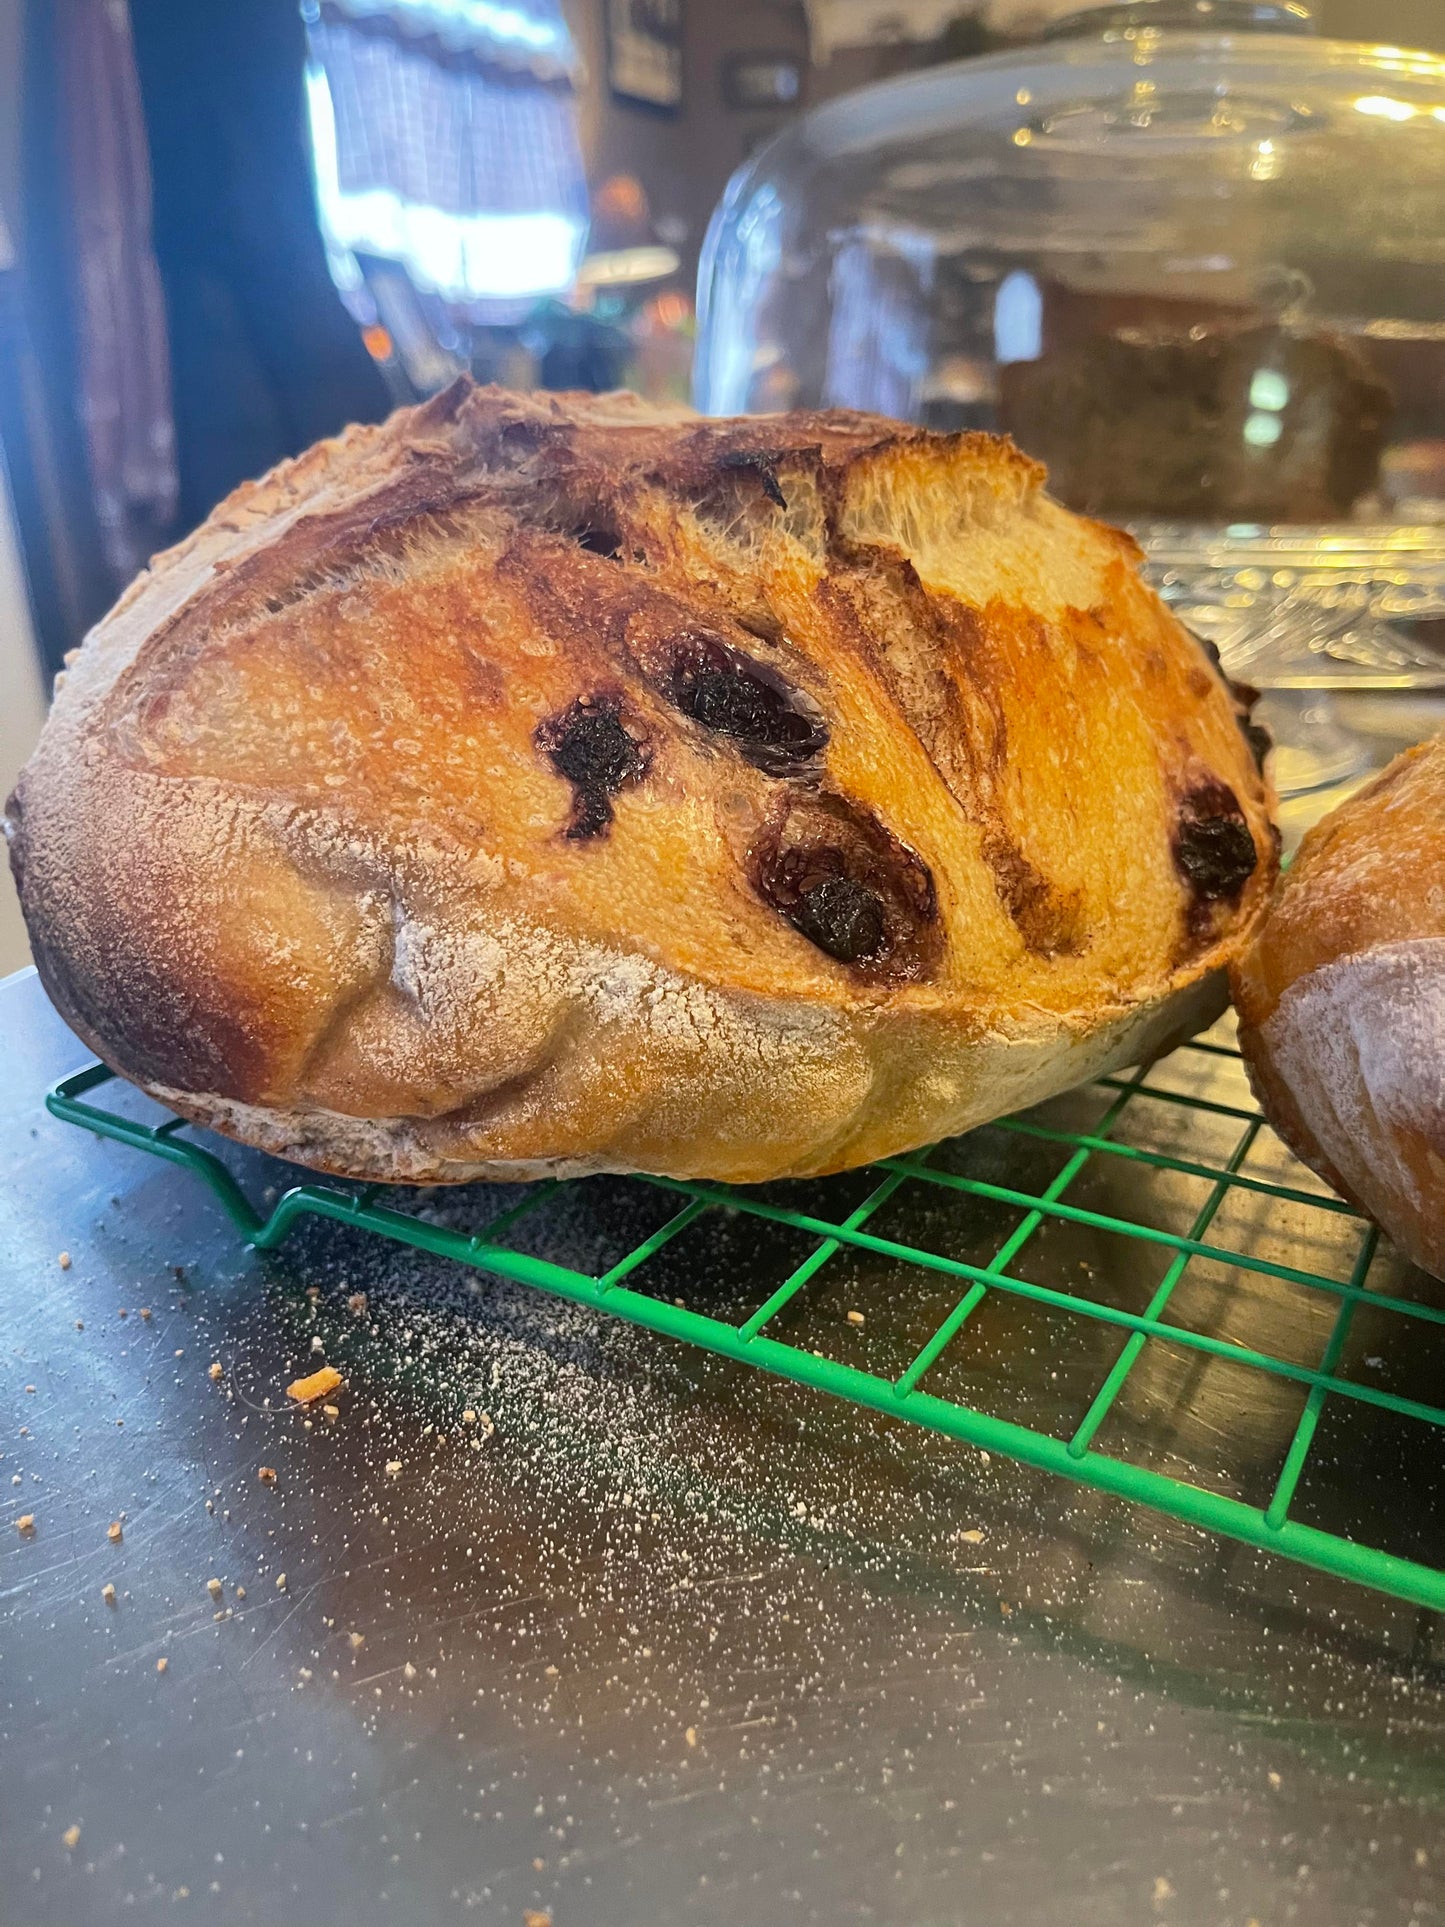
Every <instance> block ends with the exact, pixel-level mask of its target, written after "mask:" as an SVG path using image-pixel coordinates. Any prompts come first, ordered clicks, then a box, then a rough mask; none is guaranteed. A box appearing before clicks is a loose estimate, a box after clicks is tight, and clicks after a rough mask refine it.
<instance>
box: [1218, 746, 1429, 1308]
mask: <svg viewBox="0 0 1445 1927" xmlns="http://www.w3.org/2000/svg"><path fill="white" fill-rule="evenodd" d="M1442 877H1445V740H1442V739H1439V738H1437V739H1436V740H1434V741H1432V742H1428V743H1421V744H1420V745H1418V746H1417V747H1416V748H1414V749H1411V750H1407V751H1406V752H1405V753H1404V755H1402V756H1399V757H1397V758H1396V759H1395V761H1394V762H1393V763H1391V764H1390V766H1389V768H1388V769H1386V770H1384V771H1383V772H1382V773H1381V774H1380V775H1379V776H1378V777H1376V778H1375V779H1374V781H1373V782H1371V783H1369V784H1368V785H1366V787H1365V788H1364V789H1362V790H1360V791H1358V792H1357V793H1356V794H1355V795H1354V796H1353V797H1351V798H1350V799H1349V800H1348V801H1347V802H1346V803H1343V804H1342V805H1341V806H1340V807H1339V808H1338V809H1337V810H1335V811H1333V812H1332V813H1331V815H1329V816H1327V817H1325V818H1324V820H1323V821H1322V822H1320V823H1318V824H1317V825H1316V826H1315V828H1314V829H1313V830H1311V831H1310V833H1309V834H1308V836H1306V837H1305V839H1304V841H1303V843H1302V844H1301V846H1300V849H1299V853H1298V855H1297V856H1296V858H1295V860H1294V863H1293V865H1292V866H1291V868H1290V870H1289V873H1288V875H1287V876H1286V877H1285V878H1284V879H1283V880H1282V881H1281V883H1280V885H1279V887H1278V890H1277V891H1276V895H1275V900H1274V903H1273V905H1272V906H1271V909H1270V913H1269V916H1268V918H1267V919H1266V921H1265V922H1264V924H1263V926H1262V928H1261V930H1260V932H1259V934H1258V936H1257V937H1256V939H1255V941H1254V942H1253V943H1252V945H1251V946H1250V947H1249V948H1248V949H1247V950H1246V951H1245V952H1244V953H1243V954H1242V955H1241V956H1240V958H1239V959H1238V961H1237V963H1236V964H1235V966H1234V967H1233V969H1232V971H1231V978H1232V983H1233V989H1234V996H1235V1001H1236V1003H1237V1004H1238V1006H1239V1017H1240V1023H1239V1036H1240V1045H1241V1048H1242V1049H1243V1051H1244V1056H1245V1062H1246V1064H1247V1066H1248V1068H1249V1073H1250V1078H1251V1080H1252V1082H1253V1084H1254V1087H1255V1090H1256V1092H1257V1093H1258V1096H1259V1100H1260V1103H1261V1105H1262V1106H1263V1108H1264V1111H1265V1113H1266V1115H1267V1116H1268V1117H1269V1119H1270V1121H1271V1122H1272V1123H1273V1125H1274V1126H1275V1128H1276V1130H1278V1132H1279V1134H1280V1136H1281V1137H1283V1138H1284V1140H1285V1142H1286V1143H1287V1144H1288V1145H1289V1146H1290V1148H1291V1149H1292V1150H1293V1151H1294V1152H1295V1153H1296V1155H1297V1156H1299V1157H1300V1158H1302V1159H1303V1160H1304V1161H1305V1163H1307V1164H1309V1165H1311V1166H1312V1167H1313V1168H1314V1169H1315V1170H1316V1171H1318V1172H1319V1173H1320V1175H1321V1176H1322V1177H1323V1178H1325V1179H1326V1180H1327V1181H1328V1182H1329V1183H1331V1184H1332V1185H1334V1187H1335V1188H1336V1190H1338V1191H1339V1192H1340V1193H1341V1194H1342V1195H1343V1196H1345V1197H1346V1198H1348V1199H1350V1200H1351V1202H1352V1203H1354V1204H1356V1205H1358V1206H1359V1207H1360V1208H1361V1209H1362V1210H1365V1211H1368V1212H1369V1213H1370V1214H1371V1215H1372V1216H1373V1217H1375V1218H1377V1219H1378V1220H1379V1222H1380V1223H1381V1224H1382V1225H1383V1226H1384V1228H1385V1229H1386V1230H1387V1231H1388V1232H1389V1233H1390V1235H1391V1237H1392V1238H1394V1240H1395V1242H1396V1243H1397V1244H1398V1245H1399V1246H1400V1248H1401V1249H1402V1250H1403V1251H1404V1252H1405V1253H1406V1254H1407V1255H1408V1256H1409V1257H1411V1258H1413V1259H1414V1260H1415V1262H1416V1263H1417V1264H1420V1265H1423V1266H1424V1267H1425V1269H1426V1270H1429V1271H1433V1272H1436V1273H1437V1274H1440V1275H1442V1276H1445V883H1442Z"/></svg>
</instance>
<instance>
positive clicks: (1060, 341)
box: [695, 0, 1445, 790]
mask: <svg viewBox="0 0 1445 1927" xmlns="http://www.w3.org/2000/svg"><path fill="white" fill-rule="evenodd" d="M1309 28H1310V22H1309V18H1308V8H1307V7H1306V6H1304V5H1303V4H1300V3H1299V0H1123V4H1112V5H1107V6H1102V7H1094V8H1085V9H1083V10H1082V11H1081V12H1080V13H1078V14H1076V15H1073V16H1071V17H1070V18H1069V19H1068V20H1067V21H1064V22H1060V23H1059V25H1058V26H1057V27H1056V28H1055V29H1054V31H1053V33H1052V34H1051V35H1050V37H1049V38H1048V39H1046V40H1045V41H1043V42H1042V43H1040V44H1039V45H1037V46H1033V47H1029V48H1026V49H1022V50H1019V51H1016V52H1011V53H1009V54H1006V55H999V56H994V57H991V58H988V59H983V60H972V61H963V62H958V63H956V64H954V65H951V66H947V67H941V68H936V69H933V70H931V71H928V72H925V73H921V74H917V75H911V76H908V77H906V78H903V79H900V80H894V81H889V82H885V83H883V84H881V85H879V86H875V87H869V88H865V89H863V90H862V91H860V92H858V93H855V94H851V95H848V96H845V97H843V98H841V99H839V100H836V101H832V102H829V103H828V104H827V105H825V106H823V107H820V108H818V109H815V110H814V111H813V112H811V113H809V114H806V115H804V116H802V117H801V118H800V119H799V120H798V121H796V122H795V123H794V124H793V125H792V126H791V127H790V128H789V129H788V130H787V131H786V132H785V133H783V134H782V135H780V136H779V137H778V138H777V139H776V140H774V141H773V142H771V143H770V144H769V145H768V146H767V147H766V148H764V149H763V150H762V151H761V152H760V153H759V154H757V155H756V156H755V157H754V158H753V159H752V160H751V161H750V162H749V163H748V164H747V165H746V166H745V167H744V168H742V169H741V170H740V171H739V172H738V174H737V175H735V176H734V178H733V180H732V182H731V183H730V184H729V187H728V189H727V192H726V194H725V196H724V198H723V200H722V203H721V204H720V206H719V208H718V210H717V213H716V214H715V215H714V217H713V223H712V227H711V229H710V232H709V235H708V240H707V245H706V248H705V250H704V255H703V263H702V272H701V277H700V285H699V336H698V350H697V360H696V374H695V393H696V399H697V403H698V405H699V407H701V408H702V409H703V410H704V411H706V412H708V413H711V414H733V413H742V412H747V411H761V412H764V413H767V412H773V411H778V410H783V409H788V408H796V407H810V406H820V405H827V406H841V407H854V408H864V409H875V410H878V411H879V412H881V413H885V414H890V415H896V416H899V417H902V418H903V419H906V420H913V421H918V422H922V423H925V424H927V425H929V426H933V427H938V428H963V427H980V428H990V429H998V430H1003V431H1006V432H1009V433H1011V434H1012V435H1013V436H1014V439H1015V440H1016V441H1017V442H1019V444H1020V445H1021V446H1022V447H1024V448H1025V449H1027V450H1028V451H1029V452H1030V453H1033V454H1036V455H1038V456H1039V457H1040V458H1041V459H1042V460H1043V461H1045V462H1046V463H1047V464H1048V467H1049V471H1050V486H1051V488H1052V489H1053V491H1054V492H1055V493H1056V494H1058V495H1059V496H1060V497H1061V498H1062V499H1064V500H1065V501H1068V502H1069V503H1071V504H1072V505H1073V506H1075V507H1077V508H1080V509H1083V510H1086V511H1088V512H1090V513H1094V514H1099V515H1103V516H1107V517H1109V518H1110V519H1112V520H1115V521H1121V522H1125V523H1127V524H1128V525H1129V526H1130V527H1131V528H1133V529H1134V531H1135V533H1136V534H1137V535H1138V536H1139V538H1140V540H1141V541H1142V543H1143V545H1144V548H1145V550H1146V553H1147V554H1148V555H1149V557H1150V566H1151V569H1152V572H1153V574H1154V578H1155V580H1156V581H1157V582H1158V583H1159V585H1160V586H1161V588H1162V590H1163V592H1164V593H1165V594H1166V596H1168V597H1169V598H1170V599H1171V600H1172V601H1173V602H1174V603H1175V605H1176V607H1177V608H1178V609H1179V612H1180V614H1181V615H1182V616H1184V618H1185V619H1186V620H1188V621H1189V622H1190V623H1191V625H1192V626H1193V627H1195V628H1196V629H1198V630H1199V631H1200V632H1201V633H1203V634H1205V635H1207V636H1209V637H1210V639H1211V640H1213V641H1215V642H1217V643H1218V644H1219V645H1220V647H1221V648H1222V650H1223V651H1224V654H1225V660H1226V662H1227V663H1228V664H1229V665H1230V666H1231V668H1232V669H1234V670H1235V671H1236V672H1237V673H1239V674H1241V675H1245V676H1247V677H1248V678H1249V679H1250V680H1253V681H1255V682H1257V683H1259V684H1261V685H1262V686H1264V687H1266V688H1267V689H1269V690H1270V691H1271V696H1270V703H1271V705H1272V707H1273V711H1274V714H1273V722H1274V725H1275V727H1276V729H1277V731H1279V732H1280V733H1282V735H1283V737H1284V749H1283V753H1282V755H1281V757H1280V759H1279V764H1278V767H1277V777H1278V780H1279V781H1280V784H1281V787H1282V788H1285V789H1296V790H1297V789H1299V788H1302V787H1306V786H1308V785H1309V784H1312V783H1322V782H1328V781H1334V780H1337V779H1338V778H1339V777H1340V776H1341V775H1343V774H1345V773H1346V772H1347V770H1348V767H1349V765H1350V763H1351V761H1352V759H1353V756H1354V746H1353V745H1352V743H1351V741H1350V739H1349V737H1348V734H1347V733H1346V732H1343V731H1341V730H1340V729H1339V728H1338V726H1337V725H1336V724H1335V722H1334V720H1333V718H1332V715H1331V712H1330V702H1329V697H1330V691H1331V690H1332V689H1333V688H1336V687H1352V688H1360V687H1373V688H1407V687H1415V688H1420V687H1437V686H1438V687H1441V688H1445V652H1442V651H1441V649H1440V648H1439V647H1437V639H1438V638H1440V637H1441V636H1445V60H1441V59H1439V58H1437V57H1435V56H1432V55H1429V54H1424V53H1415V52H1409V51H1406V50H1402V49H1399V48H1392V47H1378V46H1362V45H1355V44H1353V43H1345V42H1339V41H1330V40H1323V39H1318V38H1316V37H1315V36H1314V34H1313V33H1312V32H1311V31H1310V30H1309Z"/></svg>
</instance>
